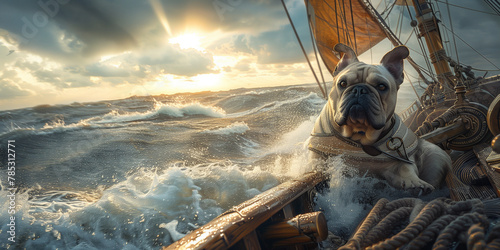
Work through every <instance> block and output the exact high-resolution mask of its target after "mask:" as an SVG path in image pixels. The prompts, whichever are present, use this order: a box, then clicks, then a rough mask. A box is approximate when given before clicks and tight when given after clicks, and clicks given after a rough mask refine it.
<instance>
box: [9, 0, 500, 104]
mask: <svg viewBox="0 0 500 250" xmlns="http://www.w3.org/2000/svg"><path fill="white" fill-rule="evenodd" d="M377 2H378V1H377ZM385 2H387V3H385ZM389 2H391V1H389V0H383V1H382V3H380V4H378V3H374V5H378V6H379V9H383V8H384V6H386V4H390V3H389ZM440 2H446V0H440ZM285 3H286V5H287V7H288V10H289V11H290V14H291V16H292V19H293V20H294V23H295V25H296V28H297V30H298V32H299V34H300V36H301V38H302V41H303V42H304V45H305V48H306V49H307V51H308V53H309V56H310V58H312V59H314V54H313V53H312V47H311V41H310V37H309V29H308V24H307V20H306V11H305V5H304V2H303V1H301V0H286V1H285ZM450 3H453V4H454V5H461V6H466V7H467V8H471V9H474V10H479V11H483V12H479V11H471V10H467V9H463V8H458V7H456V6H450V7H449V9H450V11H451V13H452V14H451V15H452V18H453V19H454V20H457V21H455V22H454V23H453V30H454V32H455V33H456V34H458V35H459V36H460V37H461V38H462V39H463V40H464V41H465V42H467V43H468V44H470V45H471V46H472V47H474V49H476V50H477V51H478V52H479V53H481V54H483V55H485V56H486V57H487V58H488V60H490V61H491V62H492V63H493V64H495V65H497V66H498V65H500V48H499V46H498V40H499V38H500V35H498V32H497V31H498V30H499V28H500V18H499V17H498V16H495V15H492V14H487V13H484V12H488V13H493V11H492V10H491V9H489V8H488V6H487V5H486V4H485V3H484V2H483V1H481V0H475V1H470V0H455V1H450ZM436 4H437V5H438V6H439V7H440V9H439V13H438V14H439V17H441V19H442V21H443V23H445V22H447V20H449V18H448V12H447V8H446V5H444V4H442V3H436ZM395 8H401V7H398V6H396V7H395ZM403 20H404V22H405V23H409V22H410V19H409V16H408V14H405V15H404V16H403ZM478 20H481V21H478ZM396 21H397V17H396V18H393V19H392V20H389V22H392V23H394V22H396ZM448 28H451V26H450V25H449V24H448ZM410 32H411V30H410V29H404V30H401V33H402V37H407V36H409V35H410ZM492 34H493V35H492ZM405 35H406V36H405ZM410 43H411V42H410ZM452 43H453V41H452V40H451V39H449V42H448V43H447V45H449V44H452ZM455 43H456V44H457V46H458V47H459V48H460V50H459V56H460V58H461V59H460V62H462V63H467V64H473V65H474V67H475V68H483V69H496V68H495V66H494V65H493V64H491V63H489V62H488V61H486V60H485V59H484V58H482V57H481V56H479V55H478V54H477V53H476V52H475V51H474V50H472V49H470V48H469V47H468V45H466V44H465V43H464V42H462V41H461V40H456V41H455ZM409 45H413V46H416V48H418V45H417V43H416V42H414V43H413V44H409ZM390 49H391V45H390V44H389V43H388V42H387V41H383V42H381V43H380V44H379V45H377V46H376V47H374V49H372V50H371V51H369V52H367V53H365V54H363V55H361V56H360V59H361V60H364V61H367V62H369V63H378V62H379V60H380V58H381V57H382V56H383V54H385V53H386V52H387V51H388V50H390ZM417 52H418V51H415V50H412V51H411V53H412V56H414V55H415V56H416V58H415V59H416V60H417V61H421V62H422V59H419V58H418V56H419V55H418V53H417ZM451 56H452V57H454V56H456V55H454V54H453V53H452V55H451ZM495 56H496V57H497V58H495ZM462 58H463V59H462ZM313 64H315V62H314V63H313ZM323 71H324V73H325V80H326V81H331V79H332V77H331V75H329V74H328V73H326V69H325V68H323ZM410 74H411V73H410ZM480 74H481V75H482V74H484V73H480ZM493 74H500V72H498V71H497V72H490V73H489V74H488V75H493ZM313 82H315V79H314V77H313V75H312V73H311V71H310V69H309V67H308V65H307V63H306V60H305V58H304V55H303V54H302V51H301V50H300V47H299V45H298V43H297V39H296V38H295V35H294V33H293V30H292V28H291V26H290V24H289V21H288V19H287V16H286V14H285V12H284V9H283V6H282V4H281V1H278V0H248V1H244V0H183V1H179V0H175V1H174V0H143V1H137V0H87V1H77V0H39V1H34V0H0V110H8V109H16V108H24V107H32V106H36V105H44V104H51V105H53V104H68V103H72V102H91V101H98V100H112V99H120V98H126V97H129V96H133V95H137V96H144V95H159V94H174V93H179V92H198V91H207V90H211V91H219V90H229V89H235V88H243V87H244V88H253V87H266V86H281V85H292V84H303V83H313Z"/></svg>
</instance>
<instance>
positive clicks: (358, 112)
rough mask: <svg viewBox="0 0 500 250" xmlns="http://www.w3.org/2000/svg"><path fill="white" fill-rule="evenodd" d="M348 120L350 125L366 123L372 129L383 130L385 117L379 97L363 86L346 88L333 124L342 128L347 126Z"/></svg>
mask: <svg viewBox="0 0 500 250" xmlns="http://www.w3.org/2000/svg"><path fill="white" fill-rule="evenodd" d="M348 119H350V120H351V122H352V123H361V124H363V123H365V121H366V122H368V124H370V125H371V126H372V127H373V128H374V129H381V128H383V127H384V126H385V123H386V115H385V112H384V110H383V107H382V104H381V100H380V97H379V95H378V94H376V93H374V92H373V91H371V90H370V89H369V88H368V86H366V85H364V84H357V85H354V86H351V87H348V88H347V89H346V90H345V91H344V93H343V94H342V98H341V100H340V106H339V107H338V112H336V114H335V122H336V123H337V124H338V125H339V126H342V125H346V124H347V121H348Z"/></svg>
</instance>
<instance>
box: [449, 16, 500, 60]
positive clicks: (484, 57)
mask: <svg viewBox="0 0 500 250" xmlns="http://www.w3.org/2000/svg"><path fill="white" fill-rule="evenodd" d="M441 25H443V27H444V28H445V29H447V30H450V29H449V28H448V27H446V25H444V24H441ZM450 32H451V33H452V34H453V35H454V36H456V37H457V38H458V39H459V40H460V41H462V42H463V43H465V44H466V45H467V46H469V48H471V49H472V50H474V52H476V53H477V54H478V55H480V56H481V57H482V58H483V59H484V60H486V61H488V62H489V63H490V64H491V65H493V67H495V68H497V69H498V70H500V68H499V67H498V66H497V65H496V64H494V63H493V62H491V61H490V60H489V59H488V58H486V56H484V55H483V54H481V53H480V52H479V51H477V50H476V49H474V48H473V47H472V46H471V45H470V44H468V43H467V42H466V41H465V40H464V39H462V38H461V37H460V36H459V35H457V34H455V33H453V31H451V30H450Z"/></svg>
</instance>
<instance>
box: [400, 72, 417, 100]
mask: <svg viewBox="0 0 500 250" xmlns="http://www.w3.org/2000/svg"><path fill="white" fill-rule="evenodd" d="M403 72H404V73H405V75H406V74H407V73H406V70H403ZM408 81H409V82H410V85H411V88H412V89H413V92H415V95H416V96H417V98H419V99H420V96H418V93H417V90H416V89H415V86H413V83H412V82H411V80H410V78H408Z"/></svg>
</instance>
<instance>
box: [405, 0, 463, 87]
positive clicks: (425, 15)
mask: <svg viewBox="0 0 500 250" xmlns="http://www.w3.org/2000/svg"><path fill="white" fill-rule="evenodd" d="M412 2H413V6H414V7H415V12H416V17H417V21H418V28H419V31H420V36H423V37H424V38H425V42H426V44H427V48H428V49H429V54H430V58H431V63H432V65H433V66H434V70H435V71H436V74H437V79H438V81H439V82H440V83H441V84H443V86H446V85H447V86H448V87H451V88H452V89H453V88H454V84H453V82H451V80H450V79H451V77H452V76H453V73H452V72H451V68H450V66H449V64H448V61H447V58H448V56H447V55H446V51H445V50H444V48H443V40H442V39H441V34H440V33H439V28H438V26H437V22H438V21H437V19H436V16H435V15H434V13H433V11H432V9H431V7H430V5H429V4H428V3H427V1H426V0H412Z"/></svg>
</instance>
